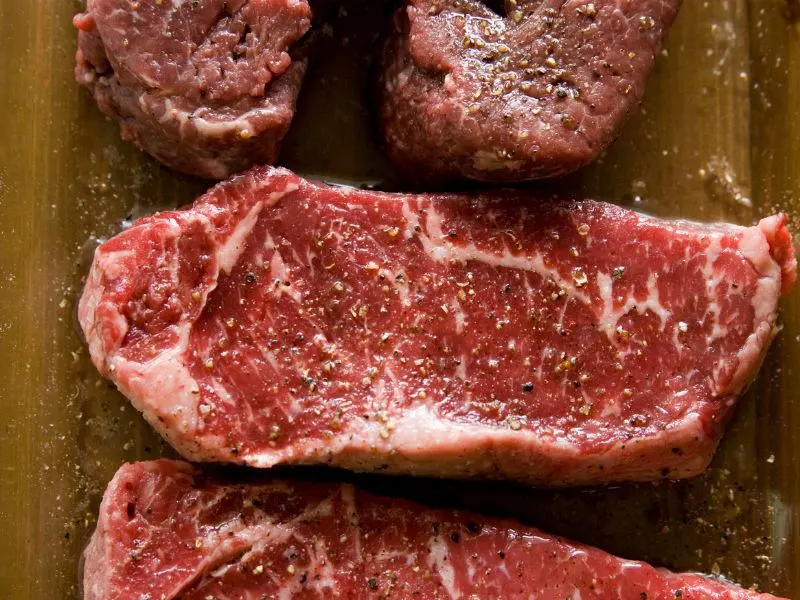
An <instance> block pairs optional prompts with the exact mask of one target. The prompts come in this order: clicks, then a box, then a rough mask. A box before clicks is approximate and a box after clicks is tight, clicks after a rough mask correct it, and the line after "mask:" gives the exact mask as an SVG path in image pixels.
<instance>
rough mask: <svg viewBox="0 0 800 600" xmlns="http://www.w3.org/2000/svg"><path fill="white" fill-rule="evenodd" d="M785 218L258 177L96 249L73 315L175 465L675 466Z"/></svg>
mask: <svg viewBox="0 0 800 600" xmlns="http://www.w3.org/2000/svg"><path fill="white" fill-rule="evenodd" d="M785 223H786V217H785V216H784V215H777V216H772V217H768V218H766V219H764V220H762V221H761V222H760V223H759V224H758V225H757V226H755V227H738V226H735V225H726V224H714V225H700V224H696V223H689V222H683V221H664V220H659V219H655V218H650V217H646V216H643V215H639V214H637V213H635V212H632V211H630V210H626V209H623V208H618V207H616V206H613V205H609V204H603V203H599V202H593V201H590V200H572V199H561V200H559V199H555V198H547V197H543V196H533V195H532V193H530V192H515V191H505V192H496V193H487V194H482V195H474V196H468V195H465V196H459V195H401V194H394V195H393V194H385V193H377V192H371V191H357V190H353V189H347V188H336V187H329V186H326V185H322V184H317V183H312V182H308V181H305V180H303V179H301V178H299V177H297V176H296V175H294V174H293V173H290V172H289V171H286V170H284V169H274V168H257V169H255V170H252V171H250V172H248V173H246V174H243V175H240V176H236V177H234V178H233V179H231V180H230V181H228V182H226V183H223V184H221V185H218V186H217V187H215V188H213V189H212V190H211V191H210V192H209V193H207V194H206V195H205V196H203V197H201V198H200V199H199V200H197V201H196V202H195V204H194V205H193V206H192V207H191V208H190V209H187V210H182V211H176V212H164V213H160V214H157V215H154V216H150V217H146V218H143V219H140V220H139V221H136V222H135V223H134V224H133V226H132V227H130V228H129V229H127V230H126V231H123V232H122V233H121V234H119V235H118V236H116V237H114V238H112V239H111V240H109V241H107V242H106V243H104V244H103V245H101V246H100V247H99V248H98V250H97V252H96V255H95V259H94V264H93V266H92V269H91V272H90V274H89V276H88V280H87V283H86V287H85V290H84V292H83V297H82V299H81V302H80V308H79V318H80V322H81V324H82V326H83V330H84V332H85V334H86V339H87V341H88V343H89V348H90V351H91V356H92V358H93V360H94V362H95V364H96V365H97V367H98V368H99V369H100V371H101V372H102V373H103V374H104V375H105V376H107V377H109V378H111V379H112V380H113V381H114V382H115V383H116V384H117V386H118V387H119V389H120V390H121V391H122V392H123V393H124V394H125V395H127V396H128V397H129V398H130V399H131V401H132V402H133V404H134V405H135V406H136V408H138V409H139V410H140V411H142V412H143V413H144V415H145V417H146V418H147V419H148V420H149V421H150V423H152V424H153V425H154V426H155V427H156V428H157V429H158V430H159V431H160V432H161V433H162V434H163V435H164V436H166V438H167V439H168V440H169V441H170V442H171V443H172V444H173V445H174V446H175V448H176V449H177V450H178V451H179V452H181V453H182V454H183V455H184V456H185V457H187V458H189V459H193V460H201V461H220V462H235V463H243V464H248V465H252V466H256V467H270V466H272V465H276V464H279V463H328V464H332V465H339V466H342V467H347V468H351V469H355V470H364V471H367V470H373V471H386V472H392V473H411V474H418V475H437V476H454V477H467V476H479V477H490V478H511V479H516V480H520V481H526V482H530V483H533V484H545V485H566V484H589V483H600V482H609V481H619V480H650V479H656V478H660V477H671V478H678V477H688V476H690V475H694V474H697V473H699V472H700V471H702V470H703V469H704V468H705V467H706V466H707V464H708V462H709V460H710V458H711V456H712V453H713V452H714V449H715V447H716V445H717V442H718V440H719V438H720V436H721V434H722V431H723V427H724V425H725V422H726V420H727V417H728V416H729V415H730V413H731V409H732V407H733V405H734V404H735V402H736V397H737V395H739V394H740V393H741V392H742V390H743V389H744V388H745V387H746V385H747V384H748V382H749V381H750V380H751V379H752V377H753V376H754V374H755V373H756V370H757V369H758V367H759V365H760V363H761V360H762V358H763V356H764V353H765V352H766V350H767V346H768V345H769V342H770V341H771V340H772V338H773V336H774V335H775V333H776V331H777V330H776V323H775V319H776V308H777V303H778V299H779V297H780V295H781V292H782V291H783V292H788V291H789V290H790V289H791V287H792V285H793V283H794V280H795V259H794V251H793V247H792V242H791V238H790V235H789V232H788V230H787V228H786V225H785Z"/></svg>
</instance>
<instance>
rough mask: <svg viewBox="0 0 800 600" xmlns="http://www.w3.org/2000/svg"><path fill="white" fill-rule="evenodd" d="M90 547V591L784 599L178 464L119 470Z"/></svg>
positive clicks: (317, 490) (366, 499) (499, 525)
mask: <svg viewBox="0 0 800 600" xmlns="http://www.w3.org/2000/svg"><path fill="white" fill-rule="evenodd" d="M85 556H86V562H85V568H84V598H85V599H86V600H141V599H142V598H152V599H153V600H155V599H159V600H170V599H173V598H180V599H181V600H193V599H196V600H209V599H214V600H227V599H231V600H233V599H237V600H238V599H240V598H252V599H254V600H255V599H258V598H287V599H288V598H326V599H327V598H352V599H359V598H365V599H366V598H375V599H378V598H385V599H388V598H420V599H433V598H441V599H446V598H451V599H456V598H464V599H465V600H466V599H467V598H486V599H489V598H509V599H510V598H536V599H537V600H564V599H565V598H566V599H568V600H578V599H580V600H590V599H592V598H597V599H601V598H602V599H605V600H610V599H620V600H641V599H642V598H645V599H648V600H675V598H681V599H682V600H700V599H702V600H716V599H722V598H726V599H729V600H734V599H742V600H744V599H745V598H762V599H763V600H766V599H767V598H774V596H769V595H767V594H758V593H756V592H752V591H748V590H744V589H742V588H739V587H736V586H734V585H731V584H729V583H726V582H724V581H720V580H713V579H709V578H706V577H704V576H702V575H696V574H676V573H670V572H668V571H663V570H657V569H654V568H653V567H651V566H649V565H647V564H645V563H641V562H636V561H630V560H624V559H621V558H616V557H614V556H611V555H609V554H606V553H605V552H602V551H601V550H597V549H594V548H589V547H587V546H583V545H581V544H576V543H574V542H570V541H567V540H564V539H561V538H558V537H555V536H552V535H548V534H546V533H542V532H541V531H538V530H536V529H533V528H532V527H525V526H522V525H520V524H519V523H516V522H514V521H510V520H500V519H489V518H483V517H479V516H477V515H472V514H467V513H461V512H456V511H452V510H427V509H425V508H422V507H420V506H417V505H414V504H412V503H410V502H406V501H402V500H392V499H389V498H380V497H375V496H371V495H369V494H367V493H365V492H362V491H359V490H358V489H354V488H353V487H352V486H350V485H341V484H315V483H309V482H289V481H274V480H270V481H266V482H264V481H262V482H259V483H247V484H242V483H238V484H237V483H231V482H230V481H220V480H214V479H211V478H208V477H206V476H204V475H203V474H201V473H200V472H198V471H196V470H195V469H194V468H193V467H191V466H190V465H188V464H186V463H181V462H173V461H167V460H160V461H156V462H142V463H135V464H132V465H125V466H123V467H122V468H121V469H120V470H119V471H118V472H117V474H116V476H115V477H114V480H113V481H112V482H111V484H110V485H109V487H108V489H107V490H106V493H105V497H104V498H103V503H102V505H101V507H100V518H99V519H98V523H97V530H96V531H95V533H94V536H93V537H92V540H91V542H90V544H89V547H88V548H87V550H86V555H85Z"/></svg>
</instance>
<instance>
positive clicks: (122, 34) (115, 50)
mask: <svg viewBox="0 0 800 600" xmlns="http://www.w3.org/2000/svg"><path fill="white" fill-rule="evenodd" d="M74 23H75V26H76V27H77V28H78V30H79V34H78V53H77V58H76V61H77V67H76V70H75V73H76V78H77V80H78V82H79V83H81V84H82V85H84V86H86V87H87V88H88V89H89V90H90V91H91V93H92V95H93V96H94V98H95V100H96V101H97V104H98V106H99V107H100V110H102V111H103V112H104V113H105V114H106V115H108V116H110V117H113V118H115V119H116V120H117V121H119V123H120V127H121V128H122V135H123V137H124V138H125V139H126V140H129V141H131V142H133V143H134V144H136V145H137V146H139V148H141V149H142V150H144V151H145V152H147V153H149V154H151V155H152V156H154V157H155V158H157V159H158V160H160V161H161V162H163V163H164V164H166V165H168V166H169V167H172V168H173V169H176V170H178V171H182V172H184V173H188V174H190V175H197V176H200V177H205V178H210V179H224V178H226V177H228V176H229V175H231V174H232V173H235V172H238V171H243V170H245V169H247V168H249V167H251V166H253V165H254V164H266V163H272V162H274V161H275V159H276V158H277V155H278V150H279V146H280V142H281V140H282V139H283V137H284V135H285V134H286V132H287V130H288V128H289V124H290V123H291V120H292V117H293V115H294V108H295V102H296V99H297V94H298V92H299V90H300V85H301V83H302V79H303V75H304V74H305V71H306V63H307V61H306V59H305V57H304V55H303V51H302V48H301V49H299V50H297V42H298V41H299V40H300V39H301V38H302V37H303V36H304V35H305V33H306V32H307V31H308V29H309V28H310V26H311V21H310V9H309V6H308V3H307V2H305V1H304V0H250V1H248V0H203V1H202V2H197V1H188V0H187V1H184V0H166V1H164V2H154V1H148V2H146V1H137V2H133V1H131V0H88V3H87V7H86V12H85V13H82V14H79V15H77V16H76V17H75V19H74ZM296 51H297V52H299V54H296V55H294V56H293V54H294V53H295V52H296Z"/></svg>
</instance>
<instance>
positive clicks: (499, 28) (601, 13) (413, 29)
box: [380, 0, 681, 181]
mask: <svg viewBox="0 0 800 600" xmlns="http://www.w3.org/2000/svg"><path fill="white" fill-rule="evenodd" d="M502 4H503V3H502V0H498V1H497V2H492V3H491V5H492V6H494V5H501V6H502ZM680 4H681V0H594V1H593V2H587V1H586V0H566V1H565V0H517V1H515V0H506V2H505V9H504V10H502V11H501V13H500V14H498V13H496V12H494V11H493V10H492V9H491V8H490V7H489V3H487V2H483V1H480V0H409V1H408V2H407V3H406V8H405V9H403V10H401V11H400V12H399V13H398V16H397V19H396V24H395V30H394V33H393V35H392V36H391V38H390V40H389V42H388V43H387V46H386V50H385V53H384V59H383V62H384V75H383V81H382V83H381V86H380V89H381V92H382V95H383V101H382V122H383V126H384V129H385V135H386V141H387V146H388V149H389V152H390V155H391V157H392V158H393V160H394V161H395V162H396V164H397V165H398V166H400V167H401V168H402V169H403V170H404V171H405V172H407V173H409V174H411V175H412V176H413V177H416V178H420V177H422V178H428V177H437V178H444V179H452V178H457V177H467V178H471V179H478V180H483V181H521V180H529V179H539V178H543V177H552V176H555V175H561V174H564V173H568V172H570V171H575V170H577V169H579V168H580V167H582V166H584V165H586V164H587V163H589V162H591V161H592V160H594V159H595V158H596V157H597V156H598V155H599V154H600V152H601V151H602V150H603V149H605V148H606V146H608V145H609V143H611V141H612V140H613V138H614V137H615V136H616V134H617V132H618V130H619V128H620V125H621V124H622V122H623V121H624V119H625V118H626V117H627V115H628V114H629V113H630V112H631V110H632V109H633V108H634V107H635V106H636V105H637V104H638V103H639V101H640V100H641V98H642V95H643V94H644V89H645V81H646V79H647V76H648V74H649V73H650V71H651V70H652V67H653V63H654V59H655V56H656V54H657V53H658V51H659V49H660V47H661V44H662V42H663V40H664V37H665V35H666V32H667V30H668V29H669V26H670V25H671V23H672V21H673V19H674V18H675V15H676V13H677V11H678V8H679V6H680Z"/></svg>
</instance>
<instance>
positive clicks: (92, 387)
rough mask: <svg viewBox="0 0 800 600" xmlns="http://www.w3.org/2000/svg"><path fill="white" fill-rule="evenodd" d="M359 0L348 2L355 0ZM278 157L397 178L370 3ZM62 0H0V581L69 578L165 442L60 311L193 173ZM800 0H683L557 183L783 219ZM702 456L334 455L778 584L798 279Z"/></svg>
mask: <svg viewBox="0 0 800 600" xmlns="http://www.w3.org/2000/svg"><path fill="white" fill-rule="evenodd" d="M361 5H366V7H365V6H361ZM344 6H345V7H346V10H341V11H339V12H338V16H337V17H336V18H335V19H334V21H333V31H334V33H335V36H334V37H327V38H325V40H324V42H323V43H324V44H325V45H326V47H325V48H323V50H322V51H321V52H320V53H319V56H318V59H317V61H316V63H315V66H314V67H313V68H312V70H311V73H310V74H309V78H308V80H307V81H308V85H307V86H306V88H305V90H304V93H303V96H302V99H301V102H300V110H299V112H298V115H297V119H296V123H295V126H294V127H293V130H292V133H291V134H290V136H289V139H288V140H287V143H286V145H285V151H284V155H283V157H282V160H281V163H282V164H284V165H286V166H288V167H290V168H293V169H295V170H297V171H299V172H300V173H302V174H306V175H315V176H319V177H323V178H327V179H331V180H337V181H346V182H351V183H355V184H377V185H380V186H382V187H384V188H389V189H397V188H403V187H404V182H403V181H402V180H401V179H399V178H397V177H396V176H394V174H393V173H392V172H391V169H390V168H389V166H388V165H387V163H386V162H385V159H384V158H383V154H382V152H381V150H380V147H379V145H378V143H377V139H378V137H377V136H376V135H375V133H374V130H373V129H372V124H371V113H370V111H369V110H367V109H365V107H368V106H369V101H368V98H369V94H368V92H369V86H368V81H369V77H368V74H369V66H370V57H371V56H372V55H373V53H374V50H375V47H376V44H377V39H378V36H379V34H380V31H381V29H382V27H383V24H384V23H385V20H386V17H387V15H388V14H389V12H390V10H391V5H390V4H389V3H388V2H386V1H381V2H379V1H377V0H375V1H373V2H358V1H355V0H351V1H348V2H344ZM79 8H80V5H79V3H77V2H71V1H69V0H0V41H2V44H0V136H2V137H0V470H1V471H0V472H2V477H1V478H0V480H1V481H2V486H1V487H0V590H2V594H0V595H2V596H3V597H4V598H13V599H19V600H28V599H30V600H49V599H53V600H55V599H59V600H60V599H65V598H66V599H69V598H78V597H80V590H79V583H78V582H79V557H80V553H81V550H82V548H83V546H84V544H85V542H86V539H87V537H88V535H90V533H91V531H92V529H93V527H94V515H95V512H96V509H97V503H98V501H99V497H100V494H101V493H102V490H103V488H104V487H105V484H106V482H107V481H108V480H109V479H110V477H111V475H112V474H113V473H114V471H115V470H116V469H117V467H118V466H119V465H120V464H121V463H122V462H124V461H132V460H138V459H145V458H153V457H156V456H158V455H161V454H162V453H167V454H169V452H170V451H169V449H168V448H166V447H165V446H164V445H163V444H162V443H161V442H160V440H159V439H158V437H157V436H156V435H155V434H154V433H153V432H152V431H151V429H150V428H149V427H148V426H147V425H146V424H145V422H144V421H143V420H142V419H141V417H140V416H139V415H138V414H137V413H136V411H134V410H133V409H132V408H130V406H129V405H128V404H127V402H126V401H125V400H124V399H123V398H122V397H121V396H120V395H119V394H118V393H117V392H116V391H114V390H113V389H111V387H110V386H109V385H108V384H107V383H106V382H104V381H103V380H101V379H100V378H99V376H98V375H97V373H96V372H95V370H94V368H93V367H92V366H91V364H90V362H89V360H88V358H87V354H86V351H85V349H84V347H83V345H82V341H81V339H80V336H79V333H78V329H77V327H76V319H75V304H76V298H77V294H78V293H79V292H80V289H81V285H82V283H81V278H82V277H83V276H84V275H85V273H86V270H87V268H88V264H89V261H90V260H91V252H92V251H93V249H94V247H95V245H96V243H97V240H98V238H105V237H108V236H109V235H112V234H113V233H114V232H115V231H116V230H117V229H118V228H119V227H120V225H121V223H122V222H123V220H125V219H129V218H131V217H135V216H137V215H141V214H144V213H147V212H150V211H153V210H155V209H156V208H158V207H166V206H170V207H172V206H178V205H180V204H184V203H187V202H189V201H191V200H192V199H193V198H194V197H195V196H196V195H198V194H199V193H200V192H202V191H203V190H204V189H205V187H206V185H207V184H205V183H203V182H198V181H192V180H189V179H186V178H182V177H179V176H176V175H174V174H173V173H170V172H168V171H166V170H164V169H162V168H160V167H159V166H158V165H157V164H155V163H154V162H153V161H151V160H150V159H148V158H147V157H145V156H144V155H142V154H140V153H139V152H138V151H137V150H135V149H134V148H132V147H131V146H129V145H127V144H125V143H123V142H122V141H121V140H120V138H119V133H118V129H117V126H116V125H115V124H114V123H111V122H109V121H108V120H106V119H104V118H103V117H102V116H101V115H100V113H99V112H98V110H97V109H96V107H95V106H94V105H93V103H92V101H91V100H90V99H89V98H88V97H87V95H86V94H85V93H84V91H83V90H81V89H79V88H78V87H77V85H75V84H74V82H73V79H72V65H73V55H74V51H75V34H74V31H73V29H72V26H71V22H70V19H71V16H72V14H73V13H75V12H76V11H77V10H79ZM797 19H800V2H798V1H797V0H685V5H684V8H683V10H682V13H681V15H680V17H679V19H678V22H677V24H676V25H675V28H674V29H673V31H672V34H671V36H670V40H669V43H668V45H667V47H666V49H665V50H664V52H663V55H662V56H661V57H660V58H659V61H658V68H657V71H656V73H655V74H654V76H653V78H652V80H651V83H650V87H649V89H648V93H647V100H646V102H645V105H644V107H643V108H642V110H641V111H640V113H639V114H638V115H637V116H636V117H634V118H633V119H632V120H631V121H630V123H629V124H628V125H627V127H626V128H625V129H624V131H623V133H622V135H621V137H620V139H619V140H618V141H617V142H616V143H615V144H614V146H613V147H612V149H611V150H610V151H609V152H608V153H607V155H606V156H605V157H604V158H603V159H602V160H601V161H600V162H598V163H597V164H596V165H594V166H593V167H591V168H589V169H587V170H586V171H584V172H583V173H581V174H579V175H578V176H575V177H571V178H570V179H569V180H567V181H564V182H560V184H559V185H562V186H564V187H566V188H569V189H577V190H581V191H582V192H583V193H585V194H587V195H592V196H596V197H602V198H606V199H609V200H612V201H616V202H620V203H622V204H626V205H630V206H634V207H636V208H638V209H640V210H642V211H646V212H651V213H654V214H658V215H663V216H680V217H683V218H689V219H699V220H706V221H708V220H716V219H724V220H728V221H734V222H737V223H743V224H749V223H753V222H754V221H755V220H757V219H758V218H759V217H760V216H763V215H766V214H768V213H770V212H773V211H775V210H784V211H787V212H788V213H789V214H790V215H791V224H792V226H793V229H794V231H795V232H796V233H798V234H800V25H798V24H796V23H795V21H796V20H797ZM783 323H784V329H783V332H782V333H781V335H780V337H779V338H778V340H777V341H776V343H775V344H774V346H773V348H772V350H771V352H770V354H769V357H768V358H767V361H766V363H765V365H764V369H763V371H762V373H761V376H760V377H759V379H758V380H757V381H756V382H755V383H754V384H753V386H752V387H751V389H750V391H749V392H748V393H747V394H746V396H745V397H744V398H743V400H742V402H741V405H740V407H739V409H738V410H737V412H736V415H735V417H734V420H733V422H732V423H731V426H730V429H729V431H728V434H727V436H726V438H725V440H724V442H723V444H722V447H721V449H720V452H719V454H718V455H717V457H716V459H715V461H714V465H713V468H712V469H711V470H710V471H709V472H708V474H707V475H704V476H701V477H698V478H696V479H694V480H691V481H685V482H679V483H671V484H669V483H662V484H658V485H636V486H634V485H626V486H619V487H614V488H611V489H592V490H571V491H558V492H547V491H535V490H530V489H526V488H522V487H519V486H513V485H505V484H484V483H472V484H469V483H452V482H420V481H415V480H409V479H388V478H375V477H354V476H351V475H349V474H331V473H330V472H324V471H320V472H319V476H320V477H332V476H335V477H344V478H349V479H352V480H356V481H358V482H360V483H361V484H362V485H365V486H368V487H371V488H372V489H374V490H377V491H380V492H382V493H387V494H397V495H404V496H410V497H414V498H416V499H418V500H422V501H423V502H427V503H429V504H437V505H459V506H466V507H470V508H472V509H475V510H480V511H484V512H487V513H498V514H510V515H514V516H516V517H518V518H521V519H524V520H526V521H528V522H530V523H533V524H536V525H539V526H541V527H543V528H545V529H547V530H549V531H553V532H556V533H561V534H565V535H568V536H571V537H573V538H575V539H578V540H581V541H584V542H588V543H591V544H594V545H596V546H599V547H601V548H604V549H606V550H609V551H612V552H614V553H617V554H620V555H622V556H625V557H629V558H635V559H645V560H648V561H651V562H652V563H654V564H658V565H663V566H666V567H670V568H673V569H681V570H684V569H686V570H698V571H703V572H707V573H720V574H722V575H725V576H728V577H730V578H731V579H733V580H735V581H738V582H739V583H741V584H743V585H745V586H750V585H757V586H759V587H760V588H761V589H766V590H770V591H773V592H775V593H780V594H783V595H788V596H791V595H794V596H795V597H800V292H798V293H795V295H794V296H793V297H792V298H790V299H789V300H788V301H785V302H784V304H783Z"/></svg>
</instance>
